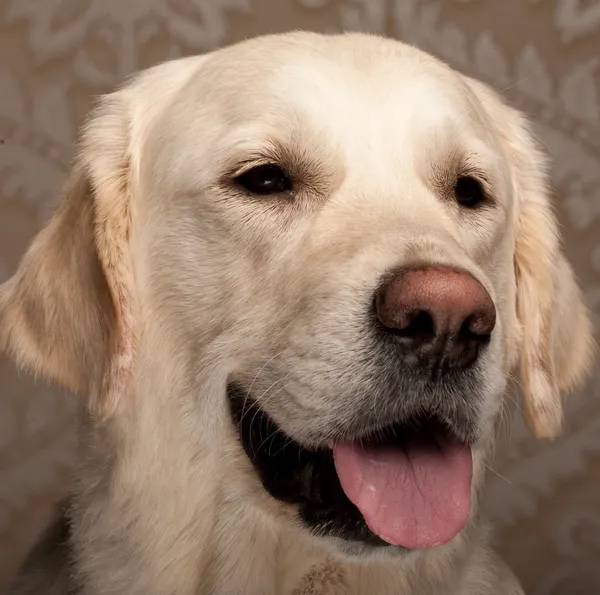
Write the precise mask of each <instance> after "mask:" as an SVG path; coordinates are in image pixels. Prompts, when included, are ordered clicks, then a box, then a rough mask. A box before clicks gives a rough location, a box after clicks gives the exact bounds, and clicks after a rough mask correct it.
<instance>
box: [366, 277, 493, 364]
mask: <svg viewBox="0 0 600 595" xmlns="http://www.w3.org/2000/svg"><path fill="white" fill-rule="evenodd" d="M375 307H376V314H377V318H378V319H379V322H380V323H381V324H382V325H383V327H384V329H385V330H386V331H388V332H389V333H391V334H393V335H395V336H396V337H397V338H398V340H399V341H400V344H401V345H402V349H403V353H404V354H405V356H406V357H407V359H409V360H410V359H415V358H416V359H418V360H419V362H420V363H423V364H425V365H427V366H428V367H431V368H433V369H436V370H438V371H443V370H446V369H448V368H465V367H467V366H469V365H471V364H472V363H473V362H474V361H475V360H476V358H477V356H478V354H479V349H480V347H481V346H482V345H484V344H486V343H487V342H489V339H490V336H491V333H492V331H493V330H494V326H495V324H496V309H495V307H494V302H493V301H492V298H491V297H490V294H489V293H488V292H487V291H486V289H485V288H484V287H483V285H482V284H481V283H480V282H479V281H477V280H476V279H475V278H474V277H472V276H471V275H469V274H468V273H465V272H462V271H458V270H455V269H452V268H445V267H431V268H425V269H415V270H405V271H402V272H400V273H398V274H397V275H395V276H394V277H393V278H392V279H391V280H390V281H388V282H387V283H386V284H385V285H384V286H383V287H382V288H381V289H380V290H379V292H378V293H377V295H376V297H375Z"/></svg>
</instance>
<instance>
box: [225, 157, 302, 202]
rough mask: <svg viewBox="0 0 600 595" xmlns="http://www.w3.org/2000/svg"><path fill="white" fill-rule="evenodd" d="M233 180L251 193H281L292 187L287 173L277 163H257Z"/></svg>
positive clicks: (263, 194)
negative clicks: (257, 164)
mask: <svg viewBox="0 0 600 595" xmlns="http://www.w3.org/2000/svg"><path fill="white" fill-rule="evenodd" d="M235 181H236V182H237V183H238V184H239V185H240V186H242V187H243V188H245V189H246V190H247V191H248V192H251V193H252V194H260V195H262V196H265V195H267V194H281V193H282V192H288V191H289V190H291V189H292V182H291V180H290V178H289V177H288V176H287V174H286V173H285V172H284V171H283V170H282V169H281V168H280V167H279V166H277V165H271V164H266V165H259V166H257V167H253V168H252V169H249V170H248V171H246V172H244V173H243V174H241V175H240V176H238V177H237V178H236V179H235Z"/></svg>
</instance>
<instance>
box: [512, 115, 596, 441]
mask: <svg viewBox="0 0 600 595" xmlns="http://www.w3.org/2000/svg"><path fill="white" fill-rule="evenodd" d="M519 118H520V119H521V120H522V118H521V117H520V116H519ZM518 124H519V129H518V131H517V136H516V137H515V144H516V145H517V147H516V148H517V149H518V150H519V153H518V154H517V167H516V170H515V171H516V176H515V189H516V205H515V207H516V210H515V217H516V240H515V276H516V283H517V317H518V319H519V323H520V325H521V346H520V354H519V355H520V361H519V376H520V382H521V390H522V395H523V403H524V412H525V416H526V421H527V423H528V425H529V427H530V429H531V430H532V431H533V432H534V434H535V435H536V436H538V437H544V438H554V437H556V436H557V435H558V434H560V431H561V426H562V420H563V408H562V397H563V395H565V394H566V393H568V392H569V391H571V390H572V389H574V388H577V387H578V386H579V385H580V384H581V383H582V381H583V380H584V378H585V376H586V373H587V372H588V370H589V368H590V365H591V360H592V353H593V338H592V328H591V323H590V318H589V313H588V310H587V307H586V305H585V303H584V301H583V296H582V293H581V290H580V289H579V286H578V284H577V281H576V279H575V276H574V274H573V270H572V268H571V266H570V264H569V263H568V262H567V260H566V258H565V256H564V254H563V251H562V248H561V246H560V241H559V233H558V226H557V222H556V219H555V216H554V214H553V212H552V209H551V205H550V199H549V192H548V190H547V188H548V186H547V180H546V174H545V167H544V165H545V163H544V160H543V156H542V154H541V153H540V152H539V150H538V149H537V147H536V146H535V144H534V142H533V140H532V137H531V135H530V134H529V131H528V129H527V125H526V124H525V123H524V122H523V121H521V122H520V123H518Z"/></svg>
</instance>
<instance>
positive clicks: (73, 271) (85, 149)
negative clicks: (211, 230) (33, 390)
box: [0, 92, 135, 415]
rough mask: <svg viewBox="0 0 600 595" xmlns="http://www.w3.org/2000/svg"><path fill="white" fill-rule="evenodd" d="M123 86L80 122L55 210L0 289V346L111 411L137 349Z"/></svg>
mask: <svg viewBox="0 0 600 595" xmlns="http://www.w3.org/2000/svg"><path fill="white" fill-rule="evenodd" d="M119 93H120V92H118V93H115V94H113V95H111V96H108V97H106V98H104V100H103V102H102V103H101V105H100V106H99V108H98V109H97V111H96V112H95V114H94V115H93V116H92V118H91V119H90V121H89V124H88V125H87V126H86V127H85V129H84V132H83V135H82V141H81V146H80V153H79V156H78V157H77V159H76V161H75V165H74V167H73V171H72V172H71V174H70V176H69V179H68V181H67V184H66V188H65V191H64V195H63V197H62V200H61V203H60V205H59V207H58V210H57V212H56V213H55V215H54V216H53V218H52V219H51V220H50V222H49V223H48V225H47V226H46V227H45V228H44V229H43V230H42V231H41V232H40V233H39V234H38V235H37V237H36V238H35V239H34V241H33V243H32V245H31V247H30V248H29V250H28V251H27V253H26V254H25V256H24V257H23V259H22V261H21V264H20V266H19V268H18V270H17V272H16V273H15V275H14V276H13V277H12V278H11V279H9V280H8V281H7V282H6V283H5V284H4V285H2V286H0V350H3V351H6V352H7V353H8V354H9V355H11V356H13V357H14V359H15V360H16V362H17V364H18V365H19V366H20V367H23V368H26V369H28V370H30V371H32V372H33V373H34V374H36V375H39V376H42V377H44V378H46V379H48V380H50V381H52V382H54V383H56V384H58V385H60V386H62V387H64V388H67V389H69V390H71V391H73V392H76V393H86V394H88V395H89V396H90V399H91V401H90V402H91V406H92V408H93V410H94V411H95V412H96V413H100V414H102V415H106V414H108V413H110V412H111V411H113V410H114V408H115V407H116V405H117V397H118V396H119V395H120V394H121V393H122V392H123V391H124V390H126V387H127V382H128V379H129V375H130V372H131V365H132V359H133V348H134V328H135V324H134V317H135V316H134V315H135V299H134V294H133V275H132V267H131V260H130V251H129V231H130V176H129V159H128V139H127V133H128V128H129V127H128V123H127V113H126V109H125V103H124V101H122V100H121V98H120V94H119Z"/></svg>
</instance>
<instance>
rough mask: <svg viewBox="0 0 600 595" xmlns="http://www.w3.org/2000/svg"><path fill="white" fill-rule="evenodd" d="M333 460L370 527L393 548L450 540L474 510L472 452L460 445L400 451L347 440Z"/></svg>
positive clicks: (430, 446)
mask: <svg viewBox="0 0 600 595" xmlns="http://www.w3.org/2000/svg"><path fill="white" fill-rule="evenodd" d="M333 460H334V463H335V469H336V471H337V474H338V477H339V480H340V483H341V484H342V488H343V490H344V492H345V493H346V496H348V498H349V499H350V500H351V501H352V502H353V503H354V504H355V506H356V507H357V508H358V509H359V510H360V512H361V513H362V515H363V517H364V519H365V521H366V523H367V525H368V526H369V529H371V531H373V533H375V534H376V535H378V536H379V537H381V539H383V540H384V541H386V542H387V543H389V544H392V545H401V546H404V547H406V548H410V549H418V548H428V547H433V546H435V545H441V544H442V543H446V542H447V541H450V540H451V539H452V538H453V537H455V536H456V535H457V534H458V533H459V532H460V531H461V529H462V528H463V527H464V525H465V523H466V522H467V519H468V517H469V513H470V509H471V476H472V461H471V449H470V448H469V447H468V446H462V445H458V444H446V443H443V444H442V443H441V442H440V446H437V445H415V446H407V447H405V448H404V449H402V448H400V447H396V448H394V447H393V446H390V447H373V448H368V447H367V448H366V449H363V448H362V447H361V446H359V445H357V444H355V443H352V442H345V443H342V444H339V445H337V446H335V447H334V449H333Z"/></svg>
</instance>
